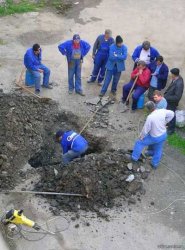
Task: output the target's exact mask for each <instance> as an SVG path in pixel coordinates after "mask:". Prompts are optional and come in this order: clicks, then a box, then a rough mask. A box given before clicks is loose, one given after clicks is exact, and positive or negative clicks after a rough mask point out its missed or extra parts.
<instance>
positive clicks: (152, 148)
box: [132, 133, 167, 168]
mask: <svg viewBox="0 0 185 250" xmlns="http://www.w3.org/2000/svg"><path fill="white" fill-rule="evenodd" d="M166 138H167V134H166V133H165V134H163V135H161V136H158V137H152V136H151V135H147V136H145V137H144V138H143V140H141V139H139V140H137V141H136V143H135V145H134V149H133V153H132V159H133V160H134V161H138V160H139V158H140V156H141V153H142V151H143V149H144V147H146V146H148V147H149V151H148V155H151V156H152V162H151V164H152V166H153V168H157V167H158V165H159V163H160V160H161V157H162V150H163V145H164V142H165V140H166Z"/></svg>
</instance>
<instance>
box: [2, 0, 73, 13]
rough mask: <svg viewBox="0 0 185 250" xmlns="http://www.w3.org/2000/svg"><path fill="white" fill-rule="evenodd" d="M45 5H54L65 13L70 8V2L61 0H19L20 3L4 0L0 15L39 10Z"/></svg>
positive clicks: (60, 11)
mask: <svg viewBox="0 0 185 250" xmlns="http://www.w3.org/2000/svg"><path fill="white" fill-rule="evenodd" d="M45 6H50V7H54V8H55V9H57V10H58V12H59V13H61V14H65V12H66V11H68V10H69V9H70V8H71V4H69V3H65V2H64V1H63V0H53V1H49V0H40V1H39V2H38V3H32V2H30V1H29V0H21V1H20V3H14V2H13V0H6V4H4V5H1V6H0V16H7V15H13V14H15V13H26V12H31V11H39V10H40V9H41V8H43V7H45Z"/></svg>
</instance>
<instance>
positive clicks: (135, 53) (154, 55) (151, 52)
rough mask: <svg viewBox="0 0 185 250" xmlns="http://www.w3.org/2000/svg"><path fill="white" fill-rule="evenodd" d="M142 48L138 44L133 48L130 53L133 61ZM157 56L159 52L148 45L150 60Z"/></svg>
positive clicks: (138, 55)
mask: <svg viewBox="0 0 185 250" xmlns="http://www.w3.org/2000/svg"><path fill="white" fill-rule="evenodd" d="M142 49H143V47H142V45H139V46H137V47H136V48H135V50H134V52H133V54H132V59H133V61H134V62H135V60H136V59H138V58H139V57H140V54H141V50H142ZM157 56H159V52H158V51H157V50H156V49H155V48H153V47H150V62H153V61H154V60H155V59H156V57H157Z"/></svg>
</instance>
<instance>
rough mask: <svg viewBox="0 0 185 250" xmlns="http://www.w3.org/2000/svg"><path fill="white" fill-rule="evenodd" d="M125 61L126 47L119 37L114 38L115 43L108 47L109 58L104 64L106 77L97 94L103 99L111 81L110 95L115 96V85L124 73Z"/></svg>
mask: <svg viewBox="0 0 185 250" xmlns="http://www.w3.org/2000/svg"><path fill="white" fill-rule="evenodd" d="M126 59H127V47H126V46H125V45H124V44H123V39H122V37H121V36H117V37H116V43H114V44H112V45H111V46H110V50H109V57H108V61H107V63H106V69H107V71H106V76H105V80H104V83H103V86H102V89H101V92H100V94H99V96H100V97H103V96H104V95H105V93H106V92H107V89H108V87H109V84H110V82H111V80H112V77H113V80H112V87H111V94H112V95H116V91H117V85H118V82H119V79H120V77H121V72H122V71H125V60H126Z"/></svg>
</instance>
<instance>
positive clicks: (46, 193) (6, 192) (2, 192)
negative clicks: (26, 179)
mask: <svg viewBox="0 0 185 250" xmlns="http://www.w3.org/2000/svg"><path fill="white" fill-rule="evenodd" d="M0 193H1V194H11V193H13V194H42V195H61V196H76V197H86V198H88V195H82V194H74V193H55V192H37V191H16V190H2V191H0Z"/></svg>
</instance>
